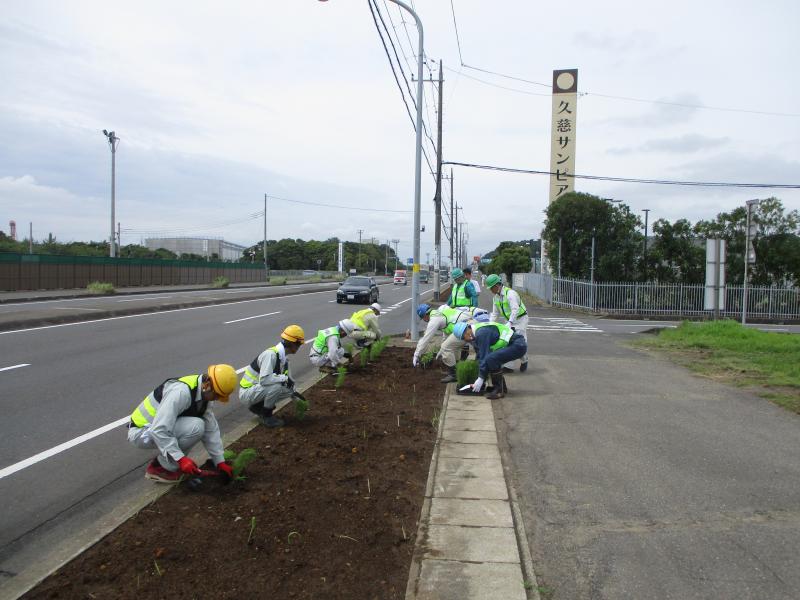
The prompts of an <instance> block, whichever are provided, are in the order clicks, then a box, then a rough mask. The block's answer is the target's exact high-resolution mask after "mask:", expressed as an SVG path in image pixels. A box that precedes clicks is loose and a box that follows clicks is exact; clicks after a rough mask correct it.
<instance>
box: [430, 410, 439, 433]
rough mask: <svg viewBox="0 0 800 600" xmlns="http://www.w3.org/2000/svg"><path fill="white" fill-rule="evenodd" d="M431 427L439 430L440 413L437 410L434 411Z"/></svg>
mask: <svg viewBox="0 0 800 600" xmlns="http://www.w3.org/2000/svg"><path fill="white" fill-rule="evenodd" d="M431 427H433V428H434V429H438V428H439V411H438V410H437V409H435V408H434V409H433V416H432V417H431Z"/></svg>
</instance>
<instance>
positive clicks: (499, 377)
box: [486, 371, 508, 400]
mask: <svg viewBox="0 0 800 600" xmlns="http://www.w3.org/2000/svg"><path fill="white" fill-rule="evenodd" d="M489 375H490V376H491V378H492V391H491V392H489V393H488V394H486V397H487V398H488V399H489V400H497V399H498V398H502V397H504V396H505V395H506V394H505V393H506V391H507V389H508V388H506V382H505V379H504V377H503V372H502V371H497V372H495V373H490V374H489Z"/></svg>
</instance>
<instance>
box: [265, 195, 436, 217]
mask: <svg viewBox="0 0 800 600" xmlns="http://www.w3.org/2000/svg"><path fill="white" fill-rule="evenodd" d="M269 199H270V200H283V201H284V202H292V203H294V204H306V205H309V206H323V207H325V208H342V209H346V210H361V211H367V212H383V213H404V214H405V213H413V212H414V211H413V210H393V209H389V208H367V207H363V206H347V205H341V204H324V203H322V202H309V201H308V200H292V199H291V198H281V197H279V196H272V195H270V197H269ZM422 212H424V213H430V212H432V211H430V210H423V211H422ZM261 214H262V215H263V214H264V211H261Z"/></svg>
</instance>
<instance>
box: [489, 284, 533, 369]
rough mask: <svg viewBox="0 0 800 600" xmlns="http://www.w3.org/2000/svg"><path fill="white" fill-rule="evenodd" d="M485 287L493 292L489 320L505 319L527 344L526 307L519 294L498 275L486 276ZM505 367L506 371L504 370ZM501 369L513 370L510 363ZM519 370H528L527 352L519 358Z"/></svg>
mask: <svg viewBox="0 0 800 600" xmlns="http://www.w3.org/2000/svg"><path fill="white" fill-rule="evenodd" d="M486 287H487V288H489V289H490V290H491V291H492V293H493V294H494V299H493V302H492V316H491V317H490V318H489V320H490V321H491V322H492V323H494V322H496V321H497V320H498V319H500V318H503V319H505V322H506V325H508V326H509V327H511V328H512V329H513V330H514V331H516V332H517V333H518V334H520V335H521V336H522V337H524V338H525V344H526V345H527V344H528V309H527V308H525V304H524V303H523V302H522V300H521V299H520V297H519V294H518V293H517V292H515V291H514V290H512V289H511V288H510V287H507V286H505V285H503V280H502V279H500V276H499V275H495V274H492V275H489V276H488V277H487V278H486ZM506 369H507V371H506ZM503 370H504V371H506V372H507V373H510V372H511V371H513V369H512V368H511V365H510V364H508V365H503ZM519 370H520V372H525V371H527V370H528V353H527V352H526V353H525V355H524V356H523V357H522V358H520V363H519Z"/></svg>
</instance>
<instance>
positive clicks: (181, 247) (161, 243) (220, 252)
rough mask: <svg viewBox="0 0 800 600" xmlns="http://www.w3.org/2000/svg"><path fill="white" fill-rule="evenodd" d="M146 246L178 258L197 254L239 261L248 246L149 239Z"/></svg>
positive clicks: (216, 241)
mask: <svg viewBox="0 0 800 600" xmlns="http://www.w3.org/2000/svg"><path fill="white" fill-rule="evenodd" d="M144 245H145V246H147V248H148V249H149V250H158V249H159V248H164V249H166V250H170V251H171V252H174V253H175V254H177V255H178V256H180V255H181V254H197V255H199V256H205V257H206V258H209V259H210V258H212V257H213V256H214V255H215V254H216V255H217V256H218V257H219V260H227V261H237V260H239V259H240V258H241V257H242V252H243V251H244V250H245V249H246V246H240V245H239V244H233V243H231V242H226V241H225V240H223V239H220V238H191V237H179V238H147V239H145V241H144Z"/></svg>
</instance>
